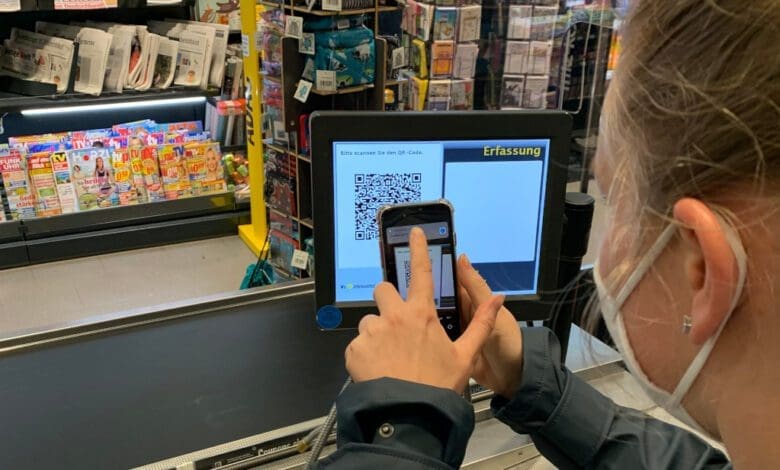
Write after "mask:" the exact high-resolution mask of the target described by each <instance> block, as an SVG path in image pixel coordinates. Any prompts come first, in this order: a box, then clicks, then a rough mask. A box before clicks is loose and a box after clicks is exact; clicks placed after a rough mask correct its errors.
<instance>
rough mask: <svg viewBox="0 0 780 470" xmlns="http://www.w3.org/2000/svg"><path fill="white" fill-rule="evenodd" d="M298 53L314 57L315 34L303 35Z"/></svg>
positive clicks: (299, 41)
mask: <svg viewBox="0 0 780 470" xmlns="http://www.w3.org/2000/svg"><path fill="white" fill-rule="evenodd" d="M298 52H300V53H301V54H308V55H314V52H315V49H314V33H303V34H302V35H301V38H300V39H299V40H298Z"/></svg>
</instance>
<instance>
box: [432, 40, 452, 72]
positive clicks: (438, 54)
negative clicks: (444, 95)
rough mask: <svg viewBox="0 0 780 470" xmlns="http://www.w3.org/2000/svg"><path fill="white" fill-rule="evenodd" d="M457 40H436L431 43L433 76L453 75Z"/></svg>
mask: <svg viewBox="0 0 780 470" xmlns="http://www.w3.org/2000/svg"><path fill="white" fill-rule="evenodd" d="M454 56H455V41H434V43H433V44H431V78H450V77H451V76H452V65H453V58H454Z"/></svg>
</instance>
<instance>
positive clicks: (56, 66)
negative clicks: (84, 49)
mask: <svg viewBox="0 0 780 470" xmlns="http://www.w3.org/2000/svg"><path fill="white" fill-rule="evenodd" d="M3 45H4V47H3V55H2V60H1V61H0V73H1V74H3V75H9V76H12V77H16V78H21V79H24V80H34V81H38V82H43V83H53V84H55V85H57V93H64V92H65V91H67V89H68V79H69V77H70V69H71V65H72V63H73V41H69V40H67V39H61V38H55V37H51V36H46V35H43V34H38V33H33V32H31V31H25V30H23V29H17V28H11V39H7V40H5V42H4V43H3Z"/></svg>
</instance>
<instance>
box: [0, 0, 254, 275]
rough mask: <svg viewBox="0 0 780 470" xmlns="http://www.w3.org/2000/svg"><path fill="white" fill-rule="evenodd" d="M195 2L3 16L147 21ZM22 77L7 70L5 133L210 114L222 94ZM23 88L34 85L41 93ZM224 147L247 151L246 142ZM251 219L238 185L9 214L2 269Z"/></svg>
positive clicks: (187, 237)
mask: <svg viewBox="0 0 780 470" xmlns="http://www.w3.org/2000/svg"><path fill="white" fill-rule="evenodd" d="M193 5H194V0H183V1H180V2H177V3H175V4H162V3H160V4H154V3H152V2H151V1H149V0H118V8H109V9H98V10H55V9H54V0H21V7H22V8H21V11H18V12H4V13H0V19H1V20H2V21H3V22H4V23H6V24H12V25H14V26H16V27H19V28H24V29H28V30H32V29H34V25H35V22H36V21H37V20H46V21H52V22H60V23H68V22H71V21H86V20H99V21H111V22H124V23H130V24H133V23H137V24H144V23H145V22H146V21H147V20H148V19H161V20H162V19H165V18H180V19H189V18H190V13H191V12H190V7H192V6H193ZM23 85H25V84H24V83H21V84H20V83H19V81H13V80H10V79H8V78H7V77H2V78H0V90H3V91H0V116H3V117H5V129H6V135H4V136H3V138H5V137H11V136H17V135H28V134H36V133H44V132H59V131H72V130H79V129H83V128H88V127H93V128H98V127H107V126H111V125H114V124H118V123H121V122H127V121H133V120H138V119H147V118H148V119H154V120H156V121H158V122H176V121H186V120H203V119H204V113H205V101H206V100H207V99H208V98H209V97H212V96H217V95H219V94H220V91H219V90H218V89H216V88H210V89H206V90H204V89H200V88H192V87H182V86H173V87H170V88H168V89H165V90H149V91H145V92H137V91H133V90H125V91H124V92H123V93H103V94H101V95H100V96H92V95H86V94H81V93H72V92H69V93H65V94H55V93H53V91H54V90H53V89H51V88H52V87H49V89H47V87H37V89H34V90H31V89H30V88H29V87H25V86H23ZM17 91H23V92H28V93H29V92H31V91H32V92H34V93H37V96H28V95H23V94H18V93H16V92H17ZM49 92H51V93H49ZM45 93H48V94H45ZM189 98H192V99H189ZM82 107H84V109H83V110H82V109H81V108H82ZM28 111H37V112H28ZM68 113H72V114H68ZM224 150H225V151H238V150H244V151H245V147H231V148H225V149H224ZM248 222H249V201H248V199H237V198H236V197H235V196H234V194H233V193H222V194H216V195H209V196H198V197H192V198H186V199H178V200H167V201H161V202H156V203H149V204H140V205H134V206H120V207H112V208H106V209H98V210H93V211H85V212H75V213H71V214H65V215H60V216H55V217H46V218H33V219H26V220H21V221H9V222H3V223H0V269H3V268H9V267H15V266H23V265H28V264H36V263H43V262H48V261H55V260H62V259H68V258H76V257H81V256H90V255H96V254H101V253H108V252H116V251H123V250H130V249H136V248H144V247H149V246H155V245H165V244H169V243H177V242H184V241H191V240H197V239H203V238H210V237H215V236H223V235H234V234H235V233H236V232H237V229H238V226H239V225H242V224H246V223H248Z"/></svg>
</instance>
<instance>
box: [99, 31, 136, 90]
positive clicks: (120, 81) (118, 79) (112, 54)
mask: <svg viewBox="0 0 780 470" xmlns="http://www.w3.org/2000/svg"><path fill="white" fill-rule="evenodd" d="M108 32H109V33H110V34H111V36H112V38H111V47H110V48H109V52H108V63H107V64H106V78H105V81H104V82H103V89H104V90H106V91H111V92H115V93H122V89H124V85H125V81H126V80H127V72H128V67H129V65H130V51H131V48H132V45H133V36H134V35H135V28H133V27H132V26H121V25H116V26H111V27H109V28H108Z"/></svg>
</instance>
